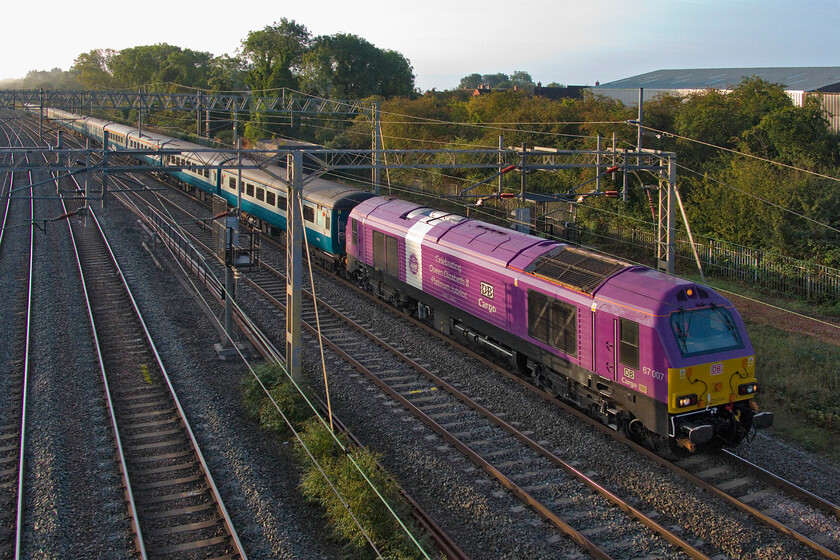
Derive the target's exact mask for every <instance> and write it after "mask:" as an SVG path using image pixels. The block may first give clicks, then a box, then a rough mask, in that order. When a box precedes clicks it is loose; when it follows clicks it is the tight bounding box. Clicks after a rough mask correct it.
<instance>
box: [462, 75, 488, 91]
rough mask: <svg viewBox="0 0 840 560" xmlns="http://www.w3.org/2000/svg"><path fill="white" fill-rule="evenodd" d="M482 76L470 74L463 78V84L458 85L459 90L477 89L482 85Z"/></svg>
mask: <svg viewBox="0 0 840 560" xmlns="http://www.w3.org/2000/svg"><path fill="white" fill-rule="evenodd" d="M481 83H482V82H481V74H470V75H469V76H464V77H463V78H461V83H460V84H458V88H459V89H476V88H477V87H478V86H480V85H481Z"/></svg>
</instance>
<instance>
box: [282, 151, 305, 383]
mask: <svg viewBox="0 0 840 560" xmlns="http://www.w3.org/2000/svg"><path fill="white" fill-rule="evenodd" d="M286 173H287V178H288V183H289V186H288V193H287V194H288V196H287V197H286V201H287V202H286V232H287V236H286V370H287V371H288V372H289V373H290V374H291V376H292V379H293V380H294V381H295V382H298V383H299V382H301V381H302V380H303V378H302V375H301V364H300V346H301V297H302V287H303V274H302V272H303V271H302V269H303V215H302V211H303V210H302V207H301V202H302V198H301V189H302V186H303V154H302V153H301V152H300V151H299V150H296V151H294V152H292V153H290V154H289V155H288V156H287V157H286Z"/></svg>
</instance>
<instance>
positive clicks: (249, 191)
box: [245, 183, 254, 196]
mask: <svg viewBox="0 0 840 560" xmlns="http://www.w3.org/2000/svg"><path fill="white" fill-rule="evenodd" d="M245 194H246V195H248V196H254V185H252V184H250V183H245Z"/></svg>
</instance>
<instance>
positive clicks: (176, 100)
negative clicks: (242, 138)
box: [0, 89, 374, 115]
mask: <svg viewBox="0 0 840 560" xmlns="http://www.w3.org/2000/svg"><path fill="white" fill-rule="evenodd" d="M22 104H27V105H40V106H43V107H55V108H58V109H66V110H83V109H90V108H93V109H138V110H142V111H149V110H172V111H226V112H231V113H241V112H268V113H292V114H294V113H302V114H304V113H305V114H311V113H325V114H345V115H352V114H371V112H372V111H373V110H374V102H370V101H368V102H364V101H358V100H350V101H345V100H335V99H323V98H319V97H307V96H302V95H300V94H299V95H294V94H293V93H292V92H291V90H285V89H283V90H281V91H280V96H275V97H267V96H266V97H261V96H254V95H250V94H247V95H232V94H219V93H204V92H197V93H155V92H130V91H52V90H0V106H5V107H13V106H16V105H17V106H19V105H22Z"/></svg>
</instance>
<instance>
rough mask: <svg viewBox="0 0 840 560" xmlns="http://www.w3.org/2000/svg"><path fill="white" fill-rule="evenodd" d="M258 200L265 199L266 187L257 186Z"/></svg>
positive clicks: (262, 200)
mask: <svg viewBox="0 0 840 560" xmlns="http://www.w3.org/2000/svg"><path fill="white" fill-rule="evenodd" d="M257 200H259V201H261V202H264V201H265V189H264V188H262V187H257Z"/></svg>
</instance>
